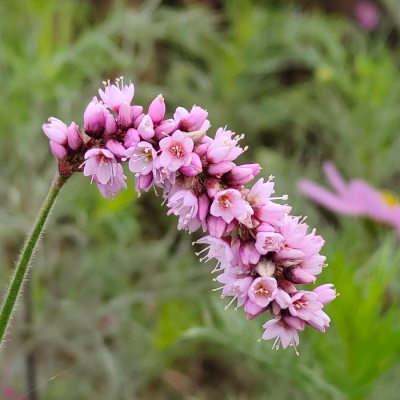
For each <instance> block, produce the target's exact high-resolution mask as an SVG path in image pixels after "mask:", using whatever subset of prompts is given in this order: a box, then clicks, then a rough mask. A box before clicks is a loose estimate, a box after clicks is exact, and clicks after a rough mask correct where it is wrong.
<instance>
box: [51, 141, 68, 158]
mask: <svg viewBox="0 0 400 400" xmlns="http://www.w3.org/2000/svg"><path fill="white" fill-rule="evenodd" d="M50 150H51V152H52V153H53V156H54V157H55V158H57V159H58V160H62V159H63V158H65V157H67V154H68V153H67V149H66V148H65V147H64V146H63V145H62V144H60V143H57V142H54V141H53V140H50Z"/></svg>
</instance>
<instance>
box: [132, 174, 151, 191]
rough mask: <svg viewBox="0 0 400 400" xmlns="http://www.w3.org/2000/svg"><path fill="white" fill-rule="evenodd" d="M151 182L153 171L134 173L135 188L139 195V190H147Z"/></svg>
mask: <svg viewBox="0 0 400 400" xmlns="http://www.w3.org/2000/svg"><path fill="white" fill-rule="evenodd" d="M152 184H153V173H152V172H150V173H149V174H147V175H143V174H136V176H135V190H136V192H137V193H138V197H140V192H141V191H142V190H143V191H145V192H147V191H148V190H149V189H150V188H151V186H152Z"/></svg>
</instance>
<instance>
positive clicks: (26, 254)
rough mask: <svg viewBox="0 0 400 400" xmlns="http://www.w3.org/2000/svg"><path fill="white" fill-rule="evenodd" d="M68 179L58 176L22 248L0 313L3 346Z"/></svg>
mask: <svg viewBox="0 0 400 400" xmlns="http://www.w3.org/2000/svg"><path fill="white" fill-rule="evenodd" d="M67 179H68V178H65V177H62V176H59V174H58V173H57V174H56V176H55V178H54V180H53V183H52V185H51V188H50V191H49V193H48V195H47V197H46V200H45V201H44V203H43V206H42V209H41V210H40V213H39V216H38V218H37V220H36V223H35V225H34V227H33V230H32V233H31V234H30V235H29V236H28V238H27V241H26V242H25V244H24V246H23V248H22V253H21V257H20V259H19V261H18V265H17V267H16V268H15V272H14V276H13V278H12V281H11V285H10V287H9V290H8V293H7V295H6V297H5V301H4V303H3V307H2V310H1V312H0V344H3V341H4V339H5V335H6V333H7V328H8V326H9V325H10V321H11V318H12V314H13V311H14V308H15V304H16V302H17V300H18V296H19V295H20V293H21V288H22V285H23V283H24V280H25V278H26V276H27V272H28V269H29V263H30V261H31V258H32V256H33V253H34V252H35V248H36V245H37V242H38V240H39V238H40V236H41V234H42V232H43V229H44V227H45V224H46V220H47V217H48V216H49V214H50V211H51V209H52V207H53V205H54V202H55V200H56V198H57V196H58V194H59V193H60V190H61V188H62V187H63V185H64V183H65V182H66V181H67Z"/></svg>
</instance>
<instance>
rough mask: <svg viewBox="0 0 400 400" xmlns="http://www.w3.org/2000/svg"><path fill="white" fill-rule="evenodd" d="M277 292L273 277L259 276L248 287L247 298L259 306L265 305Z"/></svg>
mask: <svg viewBox="0 0 400 400" xmlns="http://www.w3.org/2000/svg"><path fill="white" fill-rule="evenodd" d="M277 294H278V285H277V283H276V279H275V278H270V277H267V278H265V277H260V278H256V279H254V281H253V283H252V285H251V286H250V289H249V299H250V300H251V301H252V302H253V303H256V304H257V305H258V306H259V307H263V308H264V307H267V306H268V304H269V303H270V302H271V301H272V300H274V299H275V297H276V296H277Z"/></svg>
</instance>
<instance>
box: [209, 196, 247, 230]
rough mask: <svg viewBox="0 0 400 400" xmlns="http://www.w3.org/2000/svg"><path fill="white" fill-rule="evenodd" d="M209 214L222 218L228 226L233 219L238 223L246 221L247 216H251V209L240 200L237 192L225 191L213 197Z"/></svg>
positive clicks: (245, 202) (240, 197)
mask: <svg viewBox="0 0 400 400" xmlns="http://www.w3.org/2000/svg"><path fill="white" fill-rule="evenodd" d="M210 213H211V214H212V215H214V217H222V219H223V220H224V221H225V222H226V223H228V224H229V223H230V222H231V221H232V220H233V219H234V218H236V219H237V220H238V221H241V220H244V219H246V217H247V216H248V215H252V214H253V209H252V208H251V207H250V205H249V204H248V203H247V201H244V200H243V199H242V195H241V194H240V192H239V191H238V190H236V189H226V190H222V191H221V192H218V193H217V194H216V195H215V196H214V201H213V202H212V204H211V208H210Z"/></svg>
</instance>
